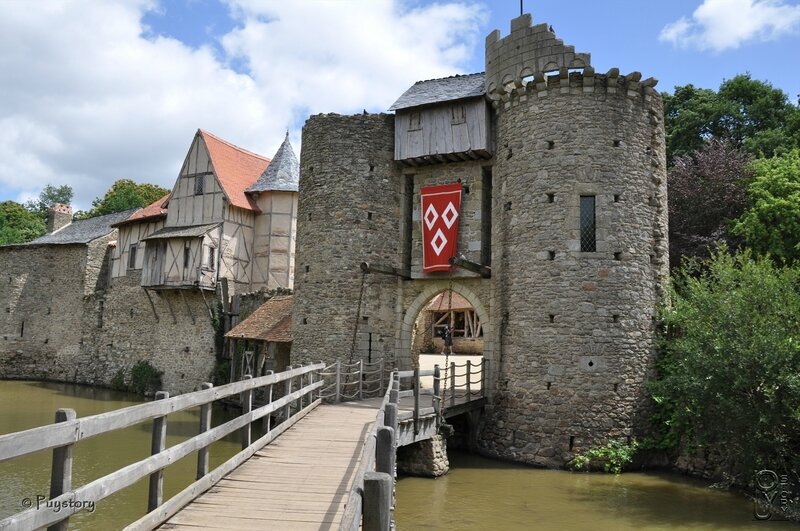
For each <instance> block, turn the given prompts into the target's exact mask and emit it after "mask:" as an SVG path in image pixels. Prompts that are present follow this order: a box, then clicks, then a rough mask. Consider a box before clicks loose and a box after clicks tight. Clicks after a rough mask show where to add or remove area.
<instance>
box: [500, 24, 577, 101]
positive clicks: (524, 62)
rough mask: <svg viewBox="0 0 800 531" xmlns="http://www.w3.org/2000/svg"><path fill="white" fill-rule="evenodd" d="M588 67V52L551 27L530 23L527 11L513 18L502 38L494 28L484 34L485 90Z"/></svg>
mask: <svg viewBox="0 0 800 531" xmlns="http://www.w3.org/2000/svg"><path fill="white" fill-rule="evenodd" d="M589 66H591V55H590V54H588V53H578V52H575V47H574V46H569V45H565V44H564V41H562V40H561V39H558V38H556V35H555V32H554V31H553V28H552V26H548V25H547V24H537V25H536V26H534V25H532V18H531V15H530V14H524V15H522V16H520V17H517V18H515V19H513V20H512V21H511V33H510V34H509V35H507V36H506V37H504V38H502V39H501V38H500V32H499V31H498V30H494V31H493V32H492V33H490V34H489V35H488V36H487V37H486V92H491V88H492V87H498V86H501V85H506V84H508V83H510V82H512V81H513V80H515V79H520V78H527V77H531V76H535V75H537V74H546V73H549V72H557V71H560V70H561V69H562V68H563V69H570V68H586V67H589Z"/></svg>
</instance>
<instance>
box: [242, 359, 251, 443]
mask: <svg viewBox="0 0 800 531" xmlns="http://www.w3.org/2000/svg"><path fill="white" fill-rule="evenodd" d="M252 379H253V377H252V376H251V375H249V374H247V375H245V377H244V378H242V380H244V381H248V380H252ZM240 400H241V401H242V415H247V414H248V413H250V412H251V411H252V410H253V390H252V389H248V390H246V391H242V394H241V395H240ZM250 435H251V434H250V423H249V422H248V423H247V424H245V425H244V426H242V450H244V449H245V448H247V447H248V446H250V440H251V439H250Z"/></svg>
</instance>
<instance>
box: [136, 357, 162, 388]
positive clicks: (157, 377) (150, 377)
mask: <svg viewBox="0 0 800 531" xmlns="http://www.w3.org/2000/svg"><path fill="white" fill-rule="evenodd" d="M163 374H164V371H159V370H158V369H156V368H155V367H153V366H152V365H151V364H150V362H149V361H147V360H140V361H137V362H136V365H134V366H133V368H132V369H131V383H130V386H129V389H130V390H131V391H133V392H134V393H138V394H140V395H144V394H147V393H152V392H155V391H158V390H159V389H161V376H162V375H163Z"/></svg>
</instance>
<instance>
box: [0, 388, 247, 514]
mask: <svg viewBox="0 0 800 531" xmlns="http://www.w3.org/2000/svg"><path fill="white" fill-rule="evenodd" d="M140 402H142V399H141V398H139V397H137V396H135V395H131V394H127V393H120V392H116V391H110V390H107V389H94V388H91V387H86V386H79V385H71V384H58V383H40V382H22V381H0V434H3V433H10V432H14V431H20V430H25V429H29V428H34V427H36V426H42V425H46V424H51V423H52V422H53V419H54V416H55V412H56V410H57V409H59V408H67V407H68V408H72V409H74V410H75V411H76V413H77V415H78V417H86V416H89V415H94V414H97V413H103V412H105V411H111V410H114V409H119V408H123V407H128V406H131V405H135V404H137V403H140ZM232 416H233V415H232V413H228V412H226V411H224V410H223V409H222V407H217V406H216V405H215V408H214V410H213V413H212V423H213V424H214V425H215V426H216V425H219V424H221V423H223V422H225V421H227V420H230V419H231V418H232ZM199 425H200V411H199V408H194V409H190V410H186V411H182V412H179V413H174V414H171V415H169V416H168V417H167V446H173V445H175V444H176V443H178V442H181V441H184V440H186V439H188V438H189V437H191V436H193V435H196V434H197V433H198V428H199ZM151 430H152V422H151V421H149V422H144V423H141V424H138V425H136V426H132V427H130V428H126V429H123V430H118V431H115V432H112V433H109V434H105V435H100V436H98V437H95V438H92V439H88V440H85V441H81V442H79V443H77V444H76V445H75V446H74V450H73V458H74V461H73V467H72V471H73V474H72V486H73V488H75V487H79V486H81V485H84V484H86V483H88V482H90V481H92V480H94V479H97V478H99V477H102V476H104V475H106V474H109V473H111V472H113V471H115V470H117V469H119V468H122V467H124V466H126V465H129V464H131V463H133V462H135V461H138V460H140V459H144V458H145V457H147V456H148V455H149V454H150V439H151ZM240 449H241V443H240V442H239V440H238V439H237V438H236V433H234V434H232V436H230V437H228V438H226V439H223V440H222V441H219V442H217V443H215V444H214V445H212V446H211V450H210V467H211V468H212V469H213V468H214V467H216V466H219V465H220V464H222V463H223V462H224V461H225V460H227V459H228V458H230V457H231V456H232V455H234V454H235V453H236V452H238V451H239V450H240ZM51 456H52V451H44V452H38V453H36V454H32V455H29V456H26V457H23V458H19V459H14V460H12V461H6V462H3V463H0V519H2V518H5V517H7V516H10V515H12V514H14V513H17V512H20V511H22V510H24V509H25V507H23V504H24V503H25V501H24V500H25V499H26V498H27V499H30V500H33V501H34V504H35V500H36V497H37V496H45V497H46V496H48V494H49V491H50V487H49V485H50V467H51ZM196 467H197V454H196V453H195V454H191V455H189V456H187V457H186V458H184V459H181V460H180V461H177V462H176V463H174V464H172V465H170V466H169V467H167V468H166V469H165V471H164V499H165V500H166V499H168V498H169V497H171V496H173V495H174V494H176V493H177V492H179V491H180V490H182V489H183V488H184V487H186V486H187V485H189V484H190V483H191V482H193V481H194V479H195V473H196ZM147 490H148V480H147V478H145V479H144V480H141V481H139V482H138V483H136V484H134V485H133V486H131V487H129V488H127V489H123V490H122V491H120V492H118V493H116V494H113V495H111V496H109V497H108V498H106V499H104V500H102V501H99V502H97V504H96V507H95V510H94V512H92V513H89V512H86V511H83V512H81V513H79V514H77V515H75V516H73V517H71V518H70V526H69V528H70V530H73V529H76V530H86V529H92V530H93V529H97V530H113V529H121V528H122V527H124V526H125V525H127V524H129V523H131V522H133V521H134V520H136V519H138V518H140V517H141V516H143V515H144V514H145V512H146V510H147Z"/></svg>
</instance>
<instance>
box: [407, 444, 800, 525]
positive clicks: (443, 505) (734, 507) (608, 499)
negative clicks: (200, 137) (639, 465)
mask: <svg viewBox="0 0 800 531" xmlns="http://www.w3.org/2000/svg"><path fill="white" fill-rule="evenodd" d="M450 462H451V471H450V473H449V474H447V475H446V476H444V477H441V478H439V479H436V480H430V479H422V478H401V479H400V481H399V482H398V485H397V505H398V507H397V514H396V517H397V524H398V529H400V530H406V529H437V530H445V529H446V530H450V529H458V530H486V529H503V530H515V529H519V530H523V529H525V530H527V529H537V530H550V529H552V530H559V531H561V530H587V529H590V530H598V531H600V530H609V531H625V530H675V529H698V530H743V531H744V530H754V531H755V530H760V531H764V530H765V529H766V528H769V529H789V528H796V527H795V526H794V525H793V524H791V523H789V522H769V523H765V522H759V521H755V520H754V518H753V506H752V502H750V501H749V500H748V499H747V498H745V497H744V496H742V495H740V494H737V493H732V492H724V491H718V490H714V489H709V488H708V487H707V486H706V484H705V483H704V482H701V481H696V480H693V479H691V478H686V477H683V476H676V475H671V474H657V473H626V474H622V475H619V476H613V475H606V474H586V473H571V472H564V471H556V470H541V469H535V468H529V467H525V466H520V465H513V464H509V463H503V462H499V461H493V460H489V459H484V458H481V457H477V456H472V455H469V454H463V453H457V452H451V455H450Z"/></svg>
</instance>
